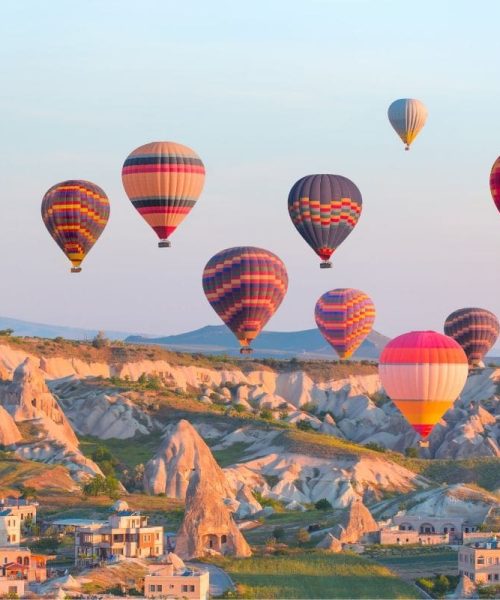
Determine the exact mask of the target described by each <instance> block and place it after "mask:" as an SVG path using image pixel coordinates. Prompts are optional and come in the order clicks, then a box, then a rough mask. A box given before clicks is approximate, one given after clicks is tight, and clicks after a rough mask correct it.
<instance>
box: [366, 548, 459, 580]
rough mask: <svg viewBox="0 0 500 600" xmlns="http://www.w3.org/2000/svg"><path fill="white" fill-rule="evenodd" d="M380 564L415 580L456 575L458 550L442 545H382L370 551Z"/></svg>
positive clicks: (407, 578) (401, 575)
mask: <svg viewBox="0 0 500 600" xmlns="http://www.w3.org/2000/svg"><path fill="white" fill-rule="evenodd" d="M369 554H370V556H371V557H373V558H374V559H375V560H376V561H377V562H379V563H380V564H382V565H384V566H386V567H388V568H389V569H391V570H392V571H394V572H395V573H397V574H398V575H399V576H400V577H401V578H403V579H406V580H411V581H414V580H415V579H418V578H419V577H432V576H434V575H439V574H443V575H456V574H457V572H458V568H457V564H458V562H457V561H458V559H457V552H455V551H454V550H451V549H447V548H442V547H433V546H428V547H426V548H422V547H419V546H418V547H411V546H407V547H401V546H397V547H394V548H392V547H380V548H379V549H374V551H373V552H370V551H369Z"/></svg>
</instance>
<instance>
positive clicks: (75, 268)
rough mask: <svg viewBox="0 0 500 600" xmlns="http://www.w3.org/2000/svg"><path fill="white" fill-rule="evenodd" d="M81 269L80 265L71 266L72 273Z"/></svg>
mask: <svg viewBox="0 0 500 600" xmlns="http://www.w3.org/2000/svg"><path fill="white" fill-rule="evenodd" d="M81 270H82V267H71V272H72V273H80V272H81Z"/></svg>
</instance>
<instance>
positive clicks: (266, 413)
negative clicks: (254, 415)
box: [259, 408, 273, 421]
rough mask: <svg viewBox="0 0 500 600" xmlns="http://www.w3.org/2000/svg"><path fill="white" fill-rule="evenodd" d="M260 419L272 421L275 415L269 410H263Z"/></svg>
mask: <svg viewBox="0 0 500 600" xmlns="http://www.w3.org/2000/svg"><path fill="white" fill-rule="evenodd" d="M259 416H260V418H261V419H265V420H266V421H271V420H272V418H273V413H272V411H271V410H270V409H269V408H263V409H262V410H261V411H260V415H259Z"/></svg>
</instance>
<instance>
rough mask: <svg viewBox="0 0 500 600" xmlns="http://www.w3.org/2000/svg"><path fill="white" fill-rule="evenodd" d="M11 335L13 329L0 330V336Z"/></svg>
mask: <svg viewBox="0 0 500 600" xmlns="http://www.w3.org/2000/svg"><path fill="white" fill-rule="evenodd" d="M13 333H14V330H13V329H0V335H1V336H3V337H10V336H11V335H12V334H13Z"/></svg>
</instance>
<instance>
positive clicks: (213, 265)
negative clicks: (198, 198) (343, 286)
mask: <svg viewBox="0 0 500 600" xmlns="http://www.w3.org/2000/svg"><path fill="white" fill-rule="evenodd" d="M287 287H288V276H287V272H286V268H285V265H284V264H283V262H282V261H281V260H280V259H279V258H278V257H277V256H276V255H275V254H273V253H272V252H269V251H268V250H263V249H262V248H255V247H252V246H244V247H237V248H228V249H227V250H222V251H221V252H219V253H217V254H216V255H215V256H213V257H212V258H211V259H210V260H209V261H208V263H207V265H206V267H205V269H204V271H203V289H204V291H205V295H206V297H207V300H208V301H209V302H210V304H211V305H212V308H213V309H214V310H215V312H216V313H217V314H218V315H219V317H220V318H221V319H222V320H223V321H224V323H225V324H226V325H227V326H228V327H229V329H230V330H231V331H232V332H233V333H234V335H235V336H236V338H237V339H238V340H239V342H240V344H241V346H242V349H241V352H242V353H244V352H249V351H250V352H251V349H250V347H249V345H250V343H251V342H252V341H253V340H254V339H255V338H256V337H257V336H258V335H259V333H260V331H261V329H262V328H263V327H264V325H265V324H266V323H267V322H268V321H269V319H270V318H271V317H272V316H273V314H274V313H275V312H276V310H277V309H278V307H279V305H280V304H281V301H282V300H283V298H284V296H285V294H286V291H287Z"/></svg>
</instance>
